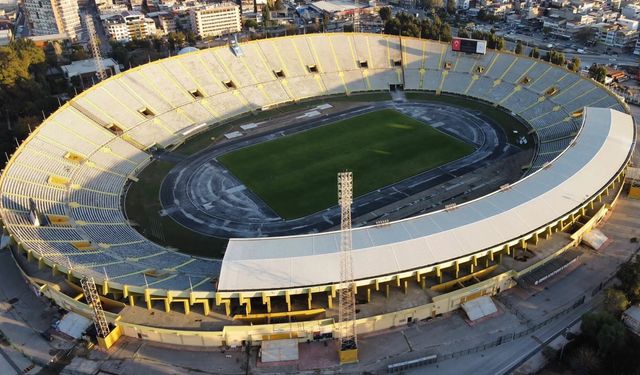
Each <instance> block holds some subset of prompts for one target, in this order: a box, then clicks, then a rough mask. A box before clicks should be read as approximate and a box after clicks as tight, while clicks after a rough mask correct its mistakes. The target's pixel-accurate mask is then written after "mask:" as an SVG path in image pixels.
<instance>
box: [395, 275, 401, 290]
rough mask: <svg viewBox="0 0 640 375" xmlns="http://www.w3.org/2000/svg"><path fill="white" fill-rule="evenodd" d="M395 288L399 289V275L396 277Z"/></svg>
mask: <svg viewBox="0 0 640 375" xmlns="http://www.w3.org/2000/svg"><path fill="white" fill-rule="evenodd" d="M396 286H397V287H398V288H399V287H400V275H396Z"/></svg>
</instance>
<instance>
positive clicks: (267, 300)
mask: <svg viewBox="0 0 640 375" xmlns="http://www.w3.org/2000/svg"><path fill="white" fill-rule="evenodd" d="M262 304H263V305H266V306H267V312H268V313H270V312H271V297H269V296H268V295H267V294H266V293H264V292H263V293H262Z"/></svg>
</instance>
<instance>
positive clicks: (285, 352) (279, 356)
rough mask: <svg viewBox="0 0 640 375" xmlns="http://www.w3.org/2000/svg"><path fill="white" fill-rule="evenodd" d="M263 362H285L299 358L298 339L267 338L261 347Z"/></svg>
mask: <svg viewBox="0 0 640 375" xmlns="http://www.w3.org/2000/svg"><path fill="white" fill-rule="evenodd" d="M260 354H261V362H264V363H268V362H284V361H297V360H298V340H297V339H284V340H265V341H263V342H262V348H261V349H260Z"/></svg>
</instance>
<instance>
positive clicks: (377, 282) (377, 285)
mask: <svg viewBox="0 0 640 375" xmlns="http://www.w3.org/2000/svg"><path fill="white" fill-rule="evenodd" d="M374 282H375V286H376V292H377V291H379V290H380V282H379V281H378V279H375V280H374Z"/></svg>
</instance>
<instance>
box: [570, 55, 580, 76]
mask: <svg viewBox="0 0 640 375" xmlns="http://www.w3.org/2000/svg"><path fill="white" fill-rule="evenodd" d="M580 63H581V61H580V58H579V57H578V56H574V57H573V58H572V59H571V63H570V64H569V69H570V70H571V71H572V72H579V71H580Z"/></svg>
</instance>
